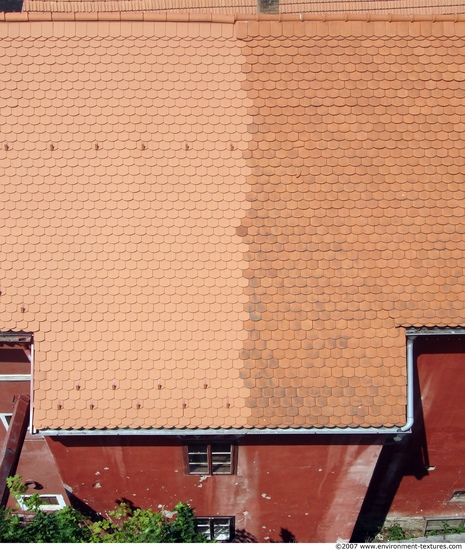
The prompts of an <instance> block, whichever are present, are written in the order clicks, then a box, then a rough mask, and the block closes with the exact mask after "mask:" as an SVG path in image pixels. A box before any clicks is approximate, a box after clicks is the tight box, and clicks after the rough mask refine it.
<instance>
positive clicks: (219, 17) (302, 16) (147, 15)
mask: <svg viewBox="0 0 465 550" xmlns="http://www.w3.org/2000/svg"><path fill="white" fill-rule="evenodd" d="M2 21H4V22H10V21H14V22H33V21H152V22H153V21H155V22H176V23H177V22H187V23H189V22H196V23H229V24H234V23H236V22H238V21H259V22H260V21H277V22H284V21H290V22H292V21H309V22H311V21H317V22H319V21H322V22H326V21H344V22H347V21H363V22H375V21H385V22H423V21H426V22H428V21H429V22H433V23H435V22H440V21H452V22H458V21H465V14H450V15H443V14H437V15H436V14H412V15H401V14H391V15H383V14H372V13H325V14H315V13H298V14H240V13H239V14H234V15H225V14H217V13H205V14H199V13H190V12H185V13H160V12H154V11H115V12H106V11H105V12H36V11H30V12H27V11H26V12H0V22H2Z"/></svg>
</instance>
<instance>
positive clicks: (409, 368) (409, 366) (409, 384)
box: [400, 335, 416, 432]
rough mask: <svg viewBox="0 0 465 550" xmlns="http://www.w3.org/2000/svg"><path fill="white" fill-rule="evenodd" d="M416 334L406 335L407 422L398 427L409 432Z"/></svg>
mask: <svg viewBox="0 0 465 550" xmlns="http://www.w3.org/2000/svg"><path fill="white" fill-rule="evenodd" d="M415 338H416V336H412V335H407V422H406V424H405V425H404V426H402V428H400V431H401V432H409V431H410V430H411V428H412V426H413V420H414V414H415V411H414V408H413V400H414V398H415V395H414V384H413V381H414V376H413V368H414V356H413V342H414V340H415Z"/></svg>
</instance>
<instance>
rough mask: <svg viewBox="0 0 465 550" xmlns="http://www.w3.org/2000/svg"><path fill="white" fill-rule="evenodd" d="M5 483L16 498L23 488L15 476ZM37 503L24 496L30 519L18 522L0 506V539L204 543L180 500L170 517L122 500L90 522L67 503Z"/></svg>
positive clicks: (37, 498)
mask: <svg viewBox="0 0 465 550" xmlns="http://www.w3.org/2000/svg"><path fill="white" fill-rule="evenodd" d="M7 483H8V487H9V489H10V491H11V493H12V494H13V496H15V497H16V498H20V497H21V495H24V494H25V492H26V490H27V487H26V486H24V485H23V483H22V480H21V478H20V477H19V476H13V477H11V478H9V479H8V482H7ZM40 504H41V501H40V495H38V494H34V495H31V496H30V497H29V498H28V499H27V501H26V506H27V508H28V510H29V511H30V512H31V519H30V521H22V520H21V518H20V517H19V516H18V515H17V514H15V513H13V511H12V510H4V509H0V542H22V543H54V542H58V543H70V542H71V543H73V542H74V543H78V542H94V543H100V542H117V543H125V542H128V543H131V542H132V543H144V542H152V543H153V542H207V540H206V539H205V537H204V536H203V535H202V534H200V533H197V532H196V530H195V517H194V510H193V509H192V508H191V507H190V506H189V505H188V504H184V503H181V502H180V503H179V504H177V505H176V506H175V508H174V510H173V514H174V519H172V520H170V519H168V517H166V516H165V515H163V514H162V513H160V512H154V511H153V510H141V509H136V510H132V509H131V508H130V507H129V506H128V505H127V504H126V503H122V504H120V505H119V506H117V507H116V508H115V509H114V510H113V511H111V512H110V513H109V514H108V519H103V520H99V521H95V522H94V523H92V522H91V521H90V520H89V519H88V518H85V517H84V516H83V515H82V514H80V513H79V512H78V511H76V510H74V508H71V507H70V506H67V507H65V508H62V509H61V510H57V511H54V512H44V511H43V510H41V509H40ZM168 515H170V516H171V514H168Z"/></svg>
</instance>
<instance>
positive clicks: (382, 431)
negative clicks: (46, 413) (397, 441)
mask: <svg viewBox="0 0 465 550" xmlns="http://www.w3.org/2000/svg"><path fill="white" fill-rule="evenodd" d="M406 426H407V425H406ZM407 430H408V428H406V427H405V426H403V427H401V428H400V427H393V428H313V429H306V428H263V429H262V428H250V429H248V428H229V429H227V428H219V429H214V428H206V429H197V430H192V429H185V430H183V429H179V428H175V429H169V428H160V429H157V428H141V429H134V428H115V429H108V430H97V429H95V430H92V429H91V430H89V429H85V430H59V429H58V430H36V432H35V433H37V434H39V435H44V436H52V437H54V436H55V437H57V436H59V437H63V436H76V435H81V436H83V435H90V436H112V435H113V436H115V435H117V436H123V435H131V436H132V435H141V436H142V435H143V436H147V435H155V436H156V435H164V436H169V435H172V436H191V437H192V436H196V435H198V436H211V435H399V433H401V432H403V433H406V431H407Z"/></svg>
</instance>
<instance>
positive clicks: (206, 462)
mask: <svg viewBox="0 0 465 550" xmlns="http://www.w3.org/2000/svg"><path fill="white" fill-rule="evenodd" d="M236 453H237V445H235V443H232V442H227V441H226V442H225V441H223V442H218V443H211V442H197V441H196V442H195V443H187V445H185V447H184V463H185V471H186V473H187V474H189V475H210V476H211V475H228V474H234V473H235V470H236Z"/></svg>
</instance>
